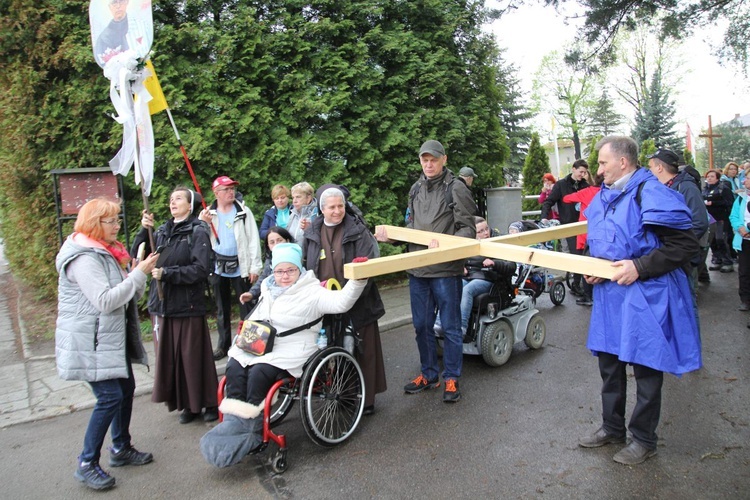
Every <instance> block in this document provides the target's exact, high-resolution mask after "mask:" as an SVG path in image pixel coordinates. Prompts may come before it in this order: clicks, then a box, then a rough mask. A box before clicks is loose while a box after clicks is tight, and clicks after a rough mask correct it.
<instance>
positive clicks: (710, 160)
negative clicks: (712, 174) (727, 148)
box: [698, 115, 722, 170]
mask: <svg viewBox="0 0 750 500" xmlns="http://www.w3.org/2000/svg"><path fill="white" fill-rule="evenodd" d="M698 137H705V138H707V139H708V168H709V169H710V170H713V169H714V137H722V135H721V134H714V129H713V127H712V126H711V115H708V133H707V134H701V135H699V136H698Z"/></svg>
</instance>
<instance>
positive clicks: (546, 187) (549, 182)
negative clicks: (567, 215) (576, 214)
mask: <svg viewBox="0 0 750 500" xmlns="http://www.w3.org/2000/svg"><path fill="white" fill-rule="evenodd" d="M555 182H557V179H555V176H554V175H552V174H550V173H546V174H544V175H543V176H542V183H543V184H542V192H541V193H539V204H540V205H543V204H544V200H546V199H547V196H549V193H550V192H551V191H552V188H553V187H554V186H555ZM556 207H557V205H555V206H554V207H552V208H551V209H550V212H549V218H550V219H555V220H560V214H559V213H557V210H555V208H556Z"/></svg>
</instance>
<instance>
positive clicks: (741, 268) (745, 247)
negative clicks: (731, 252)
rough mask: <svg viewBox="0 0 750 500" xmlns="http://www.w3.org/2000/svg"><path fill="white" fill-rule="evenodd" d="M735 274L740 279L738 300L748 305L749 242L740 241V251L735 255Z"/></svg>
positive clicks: (749, 295)
mask: <svg viewBox="0 0 750 500" xmlns="http://www.w3.org/2000/svg"><path fill="white" fill-rule="evenodd" d="M737 262H738V264H739V265H738V266H737V274H738V275H739V279H740V300H741V301H742V302H745V303H747V304H750V240H746V239H743V240H742V251H741V252H738V253H737Z"/></svg>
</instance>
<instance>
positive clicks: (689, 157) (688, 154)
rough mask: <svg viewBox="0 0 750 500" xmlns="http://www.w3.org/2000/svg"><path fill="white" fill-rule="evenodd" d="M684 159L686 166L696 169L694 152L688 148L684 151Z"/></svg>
mask: <svg viewBox="0 0 750 500" xmlns="http://www.w3.org/2000/svg"><path fill="white" fill-rule="evenodd" d="M682 157H683V158H685V165H690V166H691V167H695V159H694V158H693V152H692V151H690V150H689V149H688V148H685V149H683V150H682Z"/></svg>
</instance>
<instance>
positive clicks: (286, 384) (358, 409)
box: [217, 318, 365, 474]
mask: <svg viewBox="0 0 750 500" xmlns="http://www.w3.org/2000/svg"><path fill="white" fill-rule="evenodd" d="M336 321H338V323H339V324H338V325H336ZM328 325H329V327H330V329H329V328H328V327H327V328H326V331H327V332H329V333H331V334H332V335H331V336H329V347H326V348H325V349H321V350H320V351H318V352H316V353H315V354H313V355H312V356H311V357H310V358H309V359H308V360H307V361H306V362H305V365H304V368H303V372H302V376H301V377H300V378H294V377H292V376H286V377H283V378H281V379H279V380H277V381H276V382H275V383H274V384H273V386H271V389H270V390H269V391H268V393H267V394H266V399H265V404H264V409H263V443H262V444H261V445H260V447H259V448H257V449H255V450H253V451H252V452H251V453H259V452H261V451H263V450H265V449H266V448H267V447H268V445H269V444H270V442H271V441H273V442H274V443H275V444H276V445H277V446H278V450H277V452H276V453H275V455H274V456H273V457H272V458H271V461H270V465H271V469H272V470H273V471H274V472H275V473H279V474H280V473H283V472H284V471H286V470H287V467H288V462H287V443H286V436H285V435H283V434H277V433H275V432H274V431H273V428H274V427H275V426H277V425H279V424H280V423H281V422H282V421H283V420H284V418H286V416H287V415H288V414H289V413H290V412H291V410H292V407H293V406H294V403H295V402H298V403H299V414H300V419H301V420H302V426H303V427H304V429H305V433H306V434H307V435H308V436H309V437H310V439H311V440H312V441H313V442H314V443H315V444H317V445H318V446H322V447H333V446H336V445H338V444H339V443H342V442H344V441H346V440H347V439H348V438H349V436H351V435H352V434H353V433H354V431H355V430H356V429H357V426H358V425H359V422H360V420H361V418H362V412H363V410H364V406H365V381H364V377H363V375H362V370H361V368H360V367H359V364H358V363H357V361H356V359H354V356H353V355H352V353H350V352H349V351H347V350H346V349H344V348H343V347H341V346H342V345H344V344H343V342H344V340H343V334H344V333H345V330H344V328H343V327H342V326H341V321H340V318H338V319H337V320H333V322H332V323H331V322H329V323H328ZM225 389H226V376H224V377H222V378H221V380H220V382H219V389H218V394H217V395H218V400H219V404H221V401H222V400H223V399H224V393H225ZM219 418H220V421H221V420H223V415H221V414H220V415H219Z"/></svg>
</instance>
